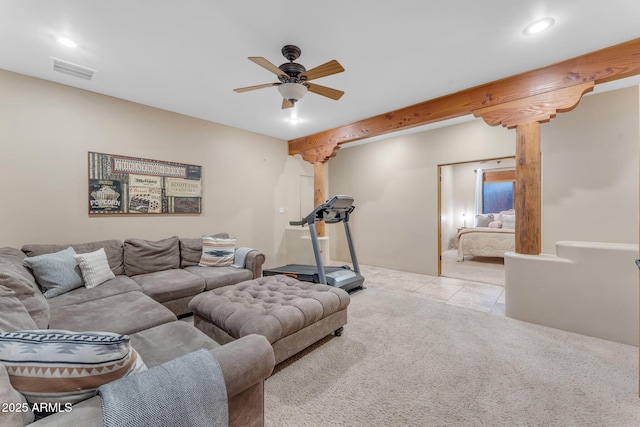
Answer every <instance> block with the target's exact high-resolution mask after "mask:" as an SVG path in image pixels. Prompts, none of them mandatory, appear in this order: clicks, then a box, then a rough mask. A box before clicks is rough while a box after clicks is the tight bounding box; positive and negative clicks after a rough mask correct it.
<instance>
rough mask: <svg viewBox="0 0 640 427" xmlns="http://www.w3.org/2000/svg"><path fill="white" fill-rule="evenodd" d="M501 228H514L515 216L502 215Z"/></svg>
mask: <svg viewBox="0 0 640 427" xmlns="http://www.w3.org/2000/svg"><path fill="white" fill-rule="evenodd" d="M502 228H505V229H508V230H514V229H515V228H516V216H515V215H502Z"/></svg>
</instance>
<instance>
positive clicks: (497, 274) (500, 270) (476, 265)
mask: <svg viewBox="0 0 640 427" xmlns="http://www.w3.org/2000/svg"><path fill="white" fill-rule="evenodd" d="M442 275H443V276H445V277H453V278H455V279H462V280H470V281H473V282H482V283H490V284H493V285H501V286H504V259H503V258H491V257H466V258H465V260H464V261H463V262H458V251H457V250H456V249H453V250H451V249H450V250H448V251H445V252H443V253H442Z"/></svg>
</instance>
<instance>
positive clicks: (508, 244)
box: [456, 227, 516, 262]
mask: <svg viewBox="0 0 640 427" xmlns="http://www.w3.org/2000/svg"><path fill="white" fill-rule="evenodd" d="M456 243H457V247H458V262H462V261H464V257H465V256H484V257H500V258H504V253H505V252H514V251H515V250H516V235H515V230H514V229H505V228H489V227H471V228H462V229H460V231H459V232H458V234H457V235H456Z"/></svg>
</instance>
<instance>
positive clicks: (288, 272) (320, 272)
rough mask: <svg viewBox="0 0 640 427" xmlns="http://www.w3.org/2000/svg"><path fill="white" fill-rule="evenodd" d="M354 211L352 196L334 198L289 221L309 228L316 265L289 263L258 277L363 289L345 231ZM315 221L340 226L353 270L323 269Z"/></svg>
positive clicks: (264, 272)
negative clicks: (291, 279)
mask: <svg viewBox="0 0 640 427" xmlns="http://www.w3.org/2000/svg"><path fill="white" fill-rule="evenodd" d="M355 208H356V207H355V206H353V197H352V196H344V195H337V196H333V197H332V198H331V199H329V200H327V201H326V202H324V203H323V204H321V205H319V206H317V207H316V208H315V209H314V210H313V211H312V212H311V213H310V214H309V215H307V216H306V217H304V218H302V219H301V220H300V221H291V222H289V224H290V225H299V226H302V227H304V226H305V225H308V226H309V233H310V234H311V244H312V245H313V253H314V255H315V259H316V265H304V264H289V265H285V266H283V267H277V268H272V269H268V270H263V273H262V274H263V275H264V276H274V275H276V274H284V275H285V276H290V277H294V278H296V279H298V280H302V281H304V282H313V283H322V284H325V285H330V286H334V287H337V288H342V289H344V290H345V291H347V292H350V291H355V290H357V289H364V277H362V275H361V274H360V266H359V265H358V259H357V258H356V251H355V249H354V246H353V239H352V238H351V230H350V229H349V215H350V214H351V212H353V210H354V209H355ZM317 221H324V222H325V224H335V223H338V222H342V223H344V231H345V233H346V235H347V243H348V244H349V253H350V254H351V263H352V264H353V270H352V269H351V268H350V267H349V266H342V267H325V266H324V265H323V263H322V257H321V255H320V244H319V243H318V236H317V234H316V225H315V223H316V222H317Z"/></svg>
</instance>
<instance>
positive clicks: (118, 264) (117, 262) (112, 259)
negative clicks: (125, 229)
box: [22, 240, 124, 276]
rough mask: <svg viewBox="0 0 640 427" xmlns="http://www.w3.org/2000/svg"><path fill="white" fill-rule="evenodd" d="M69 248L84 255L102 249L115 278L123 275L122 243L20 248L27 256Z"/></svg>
mask: <svg viewBox="0 0 640 427" xmlns="http://www.w3.org/2000/svg"><path fill="white" fill-rule="evenodd" d="M69 246H71V247H72V248H73V249H74V250H75V251H76V253H78V254H84V253H88V252H94V251H97V250H98V249H100V248H104V251H105V253H106V254H107V259H108V260H109V267H111V271H113V274H115V275H116V276H118V275H120V274H124V251H123V245H122V241H120V240H100V241H96V242H88V243H71V244H66V245H59V244H29V245H24V246H23V247H22V252H24V253H25V254H27V255H28V256H30V257H32V256H36V255H43V254H50V253H54V252H59V251H61V250H63V249H65V248H68V247H69Z"/></svg>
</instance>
